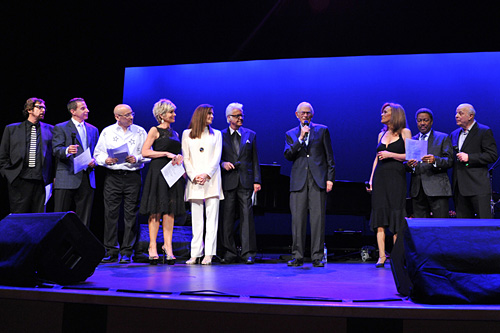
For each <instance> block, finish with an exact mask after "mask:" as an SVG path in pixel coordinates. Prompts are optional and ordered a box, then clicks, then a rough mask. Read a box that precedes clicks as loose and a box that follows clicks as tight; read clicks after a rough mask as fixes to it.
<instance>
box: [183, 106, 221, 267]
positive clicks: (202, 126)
mask: <svg viewBox="0 0 500 333" xmlns="http://www.w3.org/2000/svg"><path fill="white" fill-rule="evenodd" d="M213 119H214V113H213V106H211V105H208V104H202V105H200V106H198V107H197V108H196V110H195V111H194V113H193V116H192V117H191V123H190V124H189V127H188V129H187V130H185V131H184V133H183V134H182V155H183V156H184V167H185V168H186V174H187V176H188V182H187V185H186V192H185V200H186V201H189V202H190V203H191V220H192V225H193V240H192V241H191V259H189V260H188V261H186V264H188V265H192V264H196V263H198V262H199V260H200V258H201V257H202V256H203V247H204V246H203V245H204V244H205V257H204V258H203V261H202V262H201V263H202V265H210V264H211V263H212V257H213V256H214V255H215V252H216V250H217V225H218V220H219V200H223V199H224V195H223V193H222V182H221V173H220V166H219V164H220V158H221V154H222V135H221V132H220V131H218V130H216V129H213V128H212V127H211V126H210V125H211V124H212V121H213ZM203 203H205V209H206V217H207V220H206V233H205V242H203V226H204V223H203Z"/></svg>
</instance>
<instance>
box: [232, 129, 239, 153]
mask: <svg viewBox="0 0 500 333" xmlns="http://www.w3.org/2000/svg"><path fill="white" fill-rule="evenodd" d="M232 137H233V138H232V139H233V140H232V141H233V148H234V151H235V152H236V155H239V154H240V142H241V138H240V135H239V134H238V132H236V131H234V132H233V135H232Z"/></svg>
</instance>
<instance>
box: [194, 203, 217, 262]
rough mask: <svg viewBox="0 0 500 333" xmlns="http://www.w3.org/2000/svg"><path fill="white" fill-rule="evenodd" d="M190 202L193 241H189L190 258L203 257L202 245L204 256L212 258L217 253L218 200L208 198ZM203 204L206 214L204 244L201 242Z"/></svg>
mask: <svg viewBox="0 0 500 333" xmlns="http://www.w3.org/2000/svg"><path fill="white" fill-rule="evenodd" d="M190 201H191V221H192V225H193V240H192V241H191V258H197V257H202V256H203V244H205V255H209V256H214V255H215V254H216V251H217V226H218V224H219V223H218V221H219V198H208V199H205V200H198V199H194V200H190ZM203 202H205V209H206V214H207V221H206V226H207V230H206V232H205V242H203V226H204V223H203Z"/></svg>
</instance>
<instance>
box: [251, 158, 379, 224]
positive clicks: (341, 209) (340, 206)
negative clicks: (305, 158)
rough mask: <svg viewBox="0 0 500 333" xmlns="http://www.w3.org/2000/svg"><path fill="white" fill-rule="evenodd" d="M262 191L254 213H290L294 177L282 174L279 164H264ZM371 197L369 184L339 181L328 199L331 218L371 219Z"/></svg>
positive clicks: (327, 206) (327, 208)
mask: <svg viewBox="0 0 500 333" xmlns="http://www.w3.org/2000/svg"><path fill="white" fill-rule="evenodd" d="M260 169H261V176H262V190H261V191H259V192H258V193H257V200H256V201H257V202H256V205H255V207H254V213H255V214H258V215H262V214H264V213H281V214H290V206H289V197H290V177H289V176H285V175H282V174H281V173H280V170H281V166H280V165H279V164H261V165H260ZM370 209H371V197H370V194H369V193H368V192H366V187H365V183H363V182H352V181H347V180H337V181H335V183H334V185H333V190H332V191H331V192H330V193H328V195H327V199H326V213H327V214H329V215H354V216H364V217H365V218H366V219H367V220H368V219H369V218H370Z"/></svg>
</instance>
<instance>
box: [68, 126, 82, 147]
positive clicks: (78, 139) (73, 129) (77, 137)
mask: <svg viewBox="0 0 500 333" xmlns="http://www.w3.org/2000/svg"><path fill="white" fill-rule="evenodd" d="M67 127H68V130H69V135H70V140H71V134H72V133H75V134H76V140H77V143H78V145H79V147H78V151H79V152H82V151H83V147H82V140H81V138H80V134H79V133H78V130H77V129H76V126H75V124H73V120H71V119H70V120H68V125H67ZM70 144H71V145H72V144H73V142H71V141H70ZM77 155H79V154H77Z"/></svg>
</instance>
